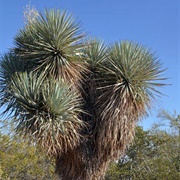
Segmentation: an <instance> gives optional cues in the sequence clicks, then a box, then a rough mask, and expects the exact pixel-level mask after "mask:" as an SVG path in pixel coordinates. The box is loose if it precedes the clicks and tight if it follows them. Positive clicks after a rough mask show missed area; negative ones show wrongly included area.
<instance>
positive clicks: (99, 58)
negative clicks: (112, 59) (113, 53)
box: [82, 38, 107, 69]
mask: <svg viewBox="0 0 180 180" xmlns="http://www.w3.org/2000/svg"><path fill="white" fill-rule="evenodd" d="M86 44H87V45H86V47H85V48H84V49H83V53H82V54H83V58H84V59H85V60H86V61H87V62H88V64H89V66H90V67H91V68H92V69H96V68H98V67H100V66H102V65H103V63H104V62H105V61H106V59H107V46H106V44H105V43H104V42H103V41H102V40H99V39H96V38H94V39H89V40H87V42H86Z"/></svg>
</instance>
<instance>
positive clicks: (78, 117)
mask: <svg viewBox="0 0 180 180" xmlns="http://www.w3.org/2000/svg"><path fill="white" fill-rule="evenodd" d="M14 43H15V47H14V48H13V49H12V50H11V51H10V52H9V53H8V54H5V55H4V56H3V57H2V61H1V74H0V76H1V79H0V81H1V98H0V99H1V106H3V105H5V107H6V110H5V111H4V113H10V114H11V115H12V117H13V121H14V122H15V124H16V132H17V133H19V134H21V135H22V136H23V137H24V138H28V139H30V140H31V141H35V142H36V143H37V144H39V145H40V146H41V147H42V149H44V150H45V151H46V152H47V153H48V154H49V155H50V156H52V157H55V159H56V173H57V174H59V176H60V177H62V179H65V180H74V179H77V180H78V179H79V180H82V179H83V180H86V179H87V180H93V179H103V177H104V175H105V170H106V168H107V165H108V163H109V161H111V160H115V159H117V158H119V157H120V156H122V155H123V154H124V151H125V149H126V147H127V146H129V144H130V143H131V142H132V140H133V137H134V129H135V124H136V122H137V121H138V120H139V119H141V118H142V117H143V116H144V115H145V114H146V112H147V109H148V108H150V107H151V105H152V102H153V100H155V94H156V93H159V92H158V90H157V89H156V87H158V86H162V85H163V84H161V83H159V80H163V78H160V75H161V73H162V72H163V70H162V69H161V63H160V61H159V60H157V58H156V57H155V56H154V54H153V53H151V52H150V51H149V50H148V49H147V48H145V47H143V46H140V45H139V44H137V43H133V42H128V41H122V42H116V43H114V44H112V45H110V46H107V45H105V43H104V42H102V41H100V40H97V39H91V40H84V33H82V31H81V30H80V26H79V24H78V23H77V22H76V21H75V19H74V18H73V16H72V15H70V14H68V13H67V12H66V11H61V10H50V11H45V13H44V15H43V14H38V16H36V17H35V19H34V20H33V21H32V22H29V23H28V24H26V26H25V27H24V28H23V29H21V30H20V31H19V33H18V34H17V35H16V36H15V38H14Z"/></svg>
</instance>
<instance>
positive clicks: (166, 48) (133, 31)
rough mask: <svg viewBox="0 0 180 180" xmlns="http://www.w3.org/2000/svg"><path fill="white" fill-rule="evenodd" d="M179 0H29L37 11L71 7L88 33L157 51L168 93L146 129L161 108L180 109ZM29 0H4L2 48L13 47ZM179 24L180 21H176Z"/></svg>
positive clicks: (0, 50) (1, 2)
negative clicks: (135, 43) (129, 42)
mask: <svg viewBox="0 0 180 180" xmlns="http://www.w3.org/2000/svg"><path fill="white" fill-rule="evenodd" d="M178 1H179V0H99V1H97V0H91V1H88V0H76V1H75V0H64V1H63V0H31V5H32V6H34V7H35V8H36V9H37V10H38V11H43V9H49V8H56V9H58V8H60V9H67V10H68V11H69V12H72V13H73V14H74V16H75V17H77V19H78V21H80V22H81V25H82V29H83V30H84V31H85V32H87V34H88V35H89V36H95V37H100V38H102V39H104V40H105V42H107V43H113V42H114V41H118V40H132V41H135V42H139V43H140V44H142V45H145V46H147V47H149V48H151V49H152V51H153V52H156V55H157V56H158V58H159V59H160V60H161V62H162V63H163V67H164V68H167V70H166V72H165V73H164V76H165V77H168V80H167V81H166V83H167V84H172V85H171V86H166V87H164V88H162V89H160V91H161V92H162V93H163V94H165V96H163V97H162V98H160V99H159V103H158V105H156V110H153V111H152V113H151V115H150V116H149V117H148V118H146V119H145V120H143V121H142V122H141V123H140V124H141V125H143V127H144V128H145V129H148V128H149V127H150V126H151V125H152V123H153V122H155V121H156V120H157V118H156V115H157V112H158V110H159V109H165V110H168V111H169V112H173V111H174V110H176V111H177V113H180V83H179V81H180V73H179V72H178V70H179V69H180V62H179V58H180V37H179V36H180V34H179V33H178V31H180V29H179V28H180V26H179V23H180V15H179V16H178V11H179V10H180V3H179V4H178ZM28 3H29V1H28V0H0V54H3V53H5V52H7V51H8V49H9V48H12V47H13V37H14V36H15V35H16V33H17V32H18V30H19V29H21V28H22V27H23V25H24V19H23V10H24V8H25V6H26V5H27V4H28ZM178 26H179V27H178Z"/></svg>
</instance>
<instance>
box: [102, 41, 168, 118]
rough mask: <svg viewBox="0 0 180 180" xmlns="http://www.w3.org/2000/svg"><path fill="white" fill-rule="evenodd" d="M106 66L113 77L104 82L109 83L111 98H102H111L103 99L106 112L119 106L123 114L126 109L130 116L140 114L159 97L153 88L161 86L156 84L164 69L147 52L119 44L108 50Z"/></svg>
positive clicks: (136, 47)
mask: <svg viewBox="0 0 180 180" xmlns="http://www.w3.org/2000/svg"><path fill="white" fill-rule="evenodd" d="M109 63H110V64H109V66H108V67H107V71H109V74H112V75H113V74H114V76H110V78H109V80H108V81H109V82H110V81H112V83H110V84H112V86H111V87H110V89H111V90H112V92H110V91H109V92H108V93H110V94H111V93H112V95H110V94H109V95H108V96H107V94H106V96H105V97H110V98H111V99H108V100H107V101H109V102H108V103H107V104H106V105H107V109H110V108H111V107H117V106H119V107H121V108H123V109H124V110H125V111H126V108H129V109H134V110H133V111H134V112H133V114H134V115H135V114H139V113H140V114H139V115H142V114H144V113H145V111H146V107H148V108H150V107H151V106H152V102H153V101H154V100H156V95H157V94H158V93H159V94H160V92H159V91H158V89H157V87H159V86H164V84H162V83H161V82H160V81H161V80H164V79H165V78H161V75H162V73H163V72H164V70H163V69H162V68H161V63H160V61H159V60H157V58H156V57H155V55H154V54H153V53H151V52H150V50H149V49H147V48H145V47H142V46H140V45H139V44H136V43H133V42H128V41H122V42H120V43H115V44H114V45H113V46H112V47H111V48H110V52H109ZM118 99H119V100H118ZM118 102H119V103H120V104H119V105H118ZM111 112H112V111H111ZM127 112H128V111H127Z"/></svg>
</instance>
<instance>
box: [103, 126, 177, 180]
mask: <svg viewBox="0 0 180 180" xmlns="http://www.w3.org/2000/svg"><path fill="white" fill-rule="evenodd" d="M170 132H171V133H167V132H166V130H162V129H159V126H156V129H154V126H153V128H152V130H150V131H143V129H142V128H141V127H137V128H136V136H135V141H134V143H133V145H132V146H131V147H130V148H129V149H128V150H127V152H126V155H125V156H124V157H123V158H121V159H120V160H119V161H118V163H112V164H111V165H110V168H109V169H108V171H107V174H106V179H107V180H111V179H114V180H115V179H122V180H123V179H133V180H136V179H137V180H139V179H142V180H143V179H147V180H151V179H154V180H161V179H168V180H171V179H175V180H176V179H177V180H178V179H179V178H180V156H179V154H180V144H179V142H180V136H179V135H177V134H173V133H172V132H173V131H170Z"/></svg>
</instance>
